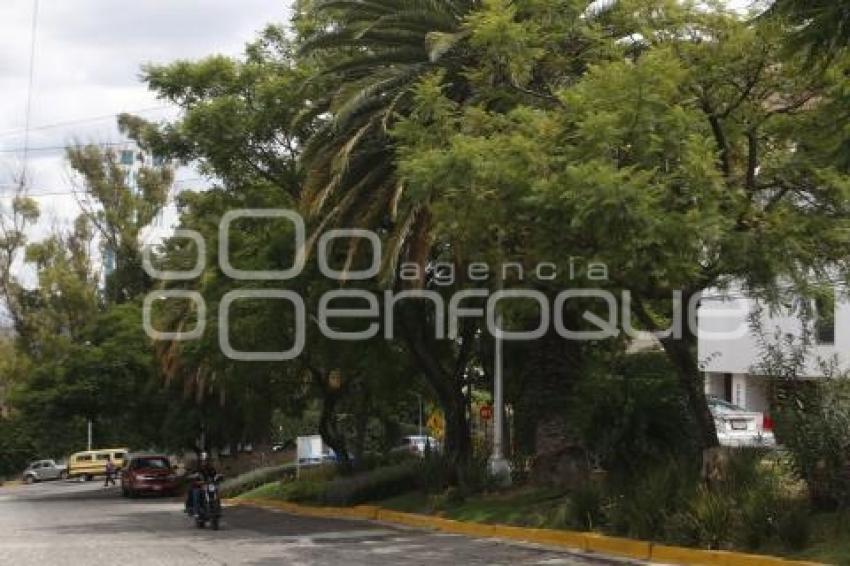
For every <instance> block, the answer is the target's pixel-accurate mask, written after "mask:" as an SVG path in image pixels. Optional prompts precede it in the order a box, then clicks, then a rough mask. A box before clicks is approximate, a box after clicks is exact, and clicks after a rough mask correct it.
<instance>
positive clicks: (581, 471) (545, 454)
mask: <svg viewBox="0 0 850 566" xmlns="http://www.w3.org/2000/svg"><path fill="white" fill-rule="evenodd" d="M528 347H529V348H530V351H529V357H528V366H527V368H525V370H524V372H523V373H524V375H523V379H524V381H525V383H524V387H523V391H524V393H523V395H522V397H521V398H520V399H519V402H518V403H517V420H518V421H522V422H524V423H525V427H526V431H527V433H528V434H527V435H526V438H527V440H530V441H531V442H532V443H533V446H532V447H531V448H532V449H533V454H534V456H533V460H532V462H533V463H532V468H531V480H532V481H533V482H534V483H537V484H545V485H558V486H564V487H571V486H576V485H579V484H581V483H582V482H583V481H585V479H586V478H587V473H588V468H587V457H586V452H585V449H584V447H583V446H582V442H581V440H580V437H579V434H578V432H577V431H576V430H575V428H574V427H573V426H572V424H571V422H570V418H569V415H568V403H569V400H570V397H571V395H572V393H573V389H574V385H575V382H576V380H577V377H578V375H579V372H580V370H581V368H580V363H579V362H580V359H581V356H580V355H579V352H578V345H577V343H575V342H568V341H567V340H565V339H563V338H561V337H560V336H558V334H557V333H556V332H555V331H554V330H550V331H549V332H547V334H546V335H544V336H543V337H542V338H541V339H539V340H536V341H534V342H530V343H528Z"/></svg>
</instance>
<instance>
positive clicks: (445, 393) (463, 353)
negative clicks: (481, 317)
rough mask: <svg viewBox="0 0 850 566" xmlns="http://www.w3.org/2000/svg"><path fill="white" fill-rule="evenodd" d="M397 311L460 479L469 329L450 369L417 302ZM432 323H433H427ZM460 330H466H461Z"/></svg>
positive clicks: (466, 442)
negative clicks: (438, 410) (426, 329)
mask: <svg viewBox="0 0 850 566" xmlns="http://www.w3.org/2000/svg"><path fill="white" fill-rule="evenodd" d="M398 312H399V313H400V315H401V324H400V328H401V330H402V333H403V335H404V339H405V341H406V342H407V345H408V348H409V350H410V353H411V355H412V356H413V357H414V359H415V360H416V362H417V365H418V366H419V367H420V368H421V369H422V372H423V374H424V376H425V379H426V381H427V382H428V384H429V385H430V386H431V388H432V389H433V390H434V393H435V394H436V396H437V400H438V402H439V403H440V408H442V409H443V412H444V414H445V426H446V429H445V438H444V439H443V454H444V455H445V457H446V460H447V461H448V463H449V465H450V466H451V467H452V469H453V471H454V474H455V476H456V478H457V481H458V482H460V483H461V484H462V483H463V482H464V475H465V471H466V468H467V464H468V463H469V460H470V455H471V452H472V444H471V442H470V438H469V430H470V429H469V418H468V415H467V412H466V398H465V397H464V394H463V386H464V370H465V368H466V363H467V358H468V356H469V355H470V354H471V352H472V348H471V347H470V341H471V339H472V338H471V334H472V333H471V332H470V333H468V335H465V336H464V341H463V344H462V346H461V347H460V351H459V352H458V354H457V356H456V358H455V359H454V360H451V361H452V362H454V363H453V370H451V371H450V370H447V369H446V368H444V367H443V365H442V364H441V360H440V359H439V357H438V355H437V346H436V345H435V343H434V340H429V338H428V337H427V336H426V335H425V333H424V331H423V327H428V326H429V324H430V322H429V321H428V317H427V316H426V315H425V312H424V310H423V309H422V307H421V305H413V304H410V303H407V304H405V303H402V304H400V305H399V309H398ZM431 327H433V326H431ZM464 334H467V333H466V332H464Z"/></svg>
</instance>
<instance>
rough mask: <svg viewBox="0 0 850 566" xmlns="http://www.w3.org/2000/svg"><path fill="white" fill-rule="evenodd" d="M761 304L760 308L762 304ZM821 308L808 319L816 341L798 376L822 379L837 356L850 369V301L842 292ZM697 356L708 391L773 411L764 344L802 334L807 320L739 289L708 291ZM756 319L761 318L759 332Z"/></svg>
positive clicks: (790, 307) (788, 308)
mask: <svg viewBox="0 0 850 566" xmlns="http://www.w3.org/2000/svg"><path fill="white" fill-rule="evenodd" d="M760 304H761V306H760ZM816 311H820V312H819V314H818V315H816V318H815V320H814V322H809V328H810V334H809V335H810V336H811V338H812V341H813V345H812V346H811V347H810V348H809V349H808V351H807V353H806V360H805V364H804V367H803V368H802V369H801V371H800V374H799V377H802V378H806V379H818V378H822V377H823V362H828V361H832V360H834V361H835V362H837V364H838V368H839V369H842V370H847V369H850V302H848V300H847V297H846V296H844V295H843V294H837V295H836V297H835V300H834V301H819V302H818V304H817V306H816ZM697 317H698V321H699V322H698V326H699V340H698V359H699V362H700V364H701V366H702V368H703V370H704V371H705V390H706V393H708V394H711V395H716V396H718V397H720V398H721V399H725V400H726V401H729V402H732V403H735V404H736V405H739V406H741V407H744V408H745V409H748V410H752V411H759V412H764V413H769V406H768V396H767V388H766V379H765V376H764V375H759V369H758V367H759V366H760V365H761V361H762V359H763V356H764V344H765V341H767V342H768V343H775V342H776V339H777V338H776V337H777V334H778V336H779V337H780V340H782V339H786V338H787V337H789V336H790V337H793V340H794V341H795V342H797V343H799V342H800V340H801V339H802V337H803V334H804V323H803V320H802V317H801V316H800V314H799V312H798V311H796V312H795V309H794V308H793V305H791V304H789V305H785V306H784V307H780V308H779V309H774V310H773V312H771V309H769V308H768V307H767V306H766V305H764V303H759V302H758V301H756V300H755V299H753V298H750V297H748V296H746V295H745V294H742V293H740V292H735V291H730V292H726V293H721V292H713V293H712V292H710V293H706V294H705V295H703V297H702V299H701V301H700V308H699V310H698V314H697ZM752 320H757V321H758V322H759V325H760V327H761V331H760V333H759V332H757V331H756V330H755V329H754V328H755V325H753V324H752Z"/></svg>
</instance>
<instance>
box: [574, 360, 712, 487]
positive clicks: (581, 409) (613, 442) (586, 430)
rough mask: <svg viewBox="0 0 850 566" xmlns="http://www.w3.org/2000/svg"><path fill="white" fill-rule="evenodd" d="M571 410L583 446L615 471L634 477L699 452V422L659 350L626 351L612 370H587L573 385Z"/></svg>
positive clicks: (608, 468) (608, 469)
mask: <svg viewBox="0 0 850 566" xmlns="http://www.w3.org/2000/svg"><path fill="white" fill-rule="evenodd" d="M570 414H572V415H575V419H576V420H575V425H576V426H577V428H578V429H579V431H580V433H581V436H582V440H583V442H584V445H585V446H589V447H593V450H594V453H595V454H594V455H595V456H597V457H598V459H599V461H600V464H601V465H602V467H603V468H604V469H605V470H607V471H609V472H611V473H612V474H615V475H617V474H621V475H624V476H627V477H635V476H638V475H640V473H641V471H642V470H643V469H645V468H650V467H654V466H656V465H659V464H660V465H665V464H666V462H667V461H668V460H670V459H675V458H687V457H693V458H696V457H698V455H699V445H698V441H697V438H696V434H695V431H696V430H697V427H696V426H695V424H694V422H693V418H692V416H691V412H690V411H689V410H688V407H687V405H686V403H685V401H684V395H683V394H682V392H681V387H680V385H679V382H678V379H677V378H676V374H675V371H674V369H673V368H672V366H671V365H670V363H669V361H668V360H667V358H666V356H665V355H664V354H663V353H661V352H645V353H639V354H629V355H625V356H623V357H622V359H620V360H618V361H617V362H616V364H615V365H614V369H613V371H610V370H608V369H607V368H606V370H605V373H604V374H603V375H598V374H595V373H594V372H590V373H588V375H587V376H585V377H584V378H583V379H582V380H581V381H580V382H579V383H578V384H577V388H576V393H575V396H574V401H573V403H572V406H571V409H570Z"/></svg>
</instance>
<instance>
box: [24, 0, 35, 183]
mask: <svg viewBox="0 0 850 566" xmlns="http://www.w3.org/2000/svg"><path fill="white" fill-rule="evenodd" d="M30 33H31V36H30V70H29V81H28V84H27V106H26V111H25V113H24V155H23V162H24V167H23V172H22V173H21V185H23V184H24V183H25V182H26V174H27V163H28V160H29V144H30V120H31V119H32V91H33V88H32V87H33V77H34V76H35V45H36V38H37V37H38V0H33V4H32V29H31V32H30Z"/></svg>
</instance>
